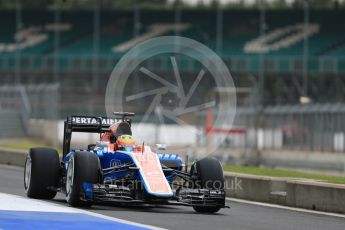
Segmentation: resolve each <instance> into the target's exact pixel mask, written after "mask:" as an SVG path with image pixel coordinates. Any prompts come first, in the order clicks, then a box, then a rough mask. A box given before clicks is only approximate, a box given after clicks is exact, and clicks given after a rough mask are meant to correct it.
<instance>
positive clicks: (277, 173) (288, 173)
mask: <svg viewBox="0 0 345 230" xmlns="http://www.w3.org/2000/svg"><path fill="white" fill-rule="evenodd" d="M224 171H228V172H235V173H244V174H250V175H257V176H269V177H287V178H298V179H312V180H317V181H323V182H328V183H335V184H345V177H342V176H332V175H324V174H318V173H311V172H301V171H294V170H287V169H274V168H265V167H252V166H237V165H226V166H224Z"/></svg>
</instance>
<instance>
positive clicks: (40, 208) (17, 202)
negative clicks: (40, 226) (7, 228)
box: [0, 193, 165, 230]
mask: <svg viewBox="0 0 345 230" xmlns="http://www.w3.org/2000/svg"><path fill="white" fill-rule="evenodd" d="M6 199H10V200H9V202H11V204H9V202H8V201H6V203H5V200H6ZM0 201H1V202H4V203H2V205H1V208H0V210H10V211H14V210H17V211H33V212H34V211H36V212H65V213H82V214H86V215H90V216H94V217H98V218H101V219H105V220H110V221H116V222H119V223H124V224H129V225H134V226H138V227H143V228H149V229H154V230H165V229H164V228H159V227H156V226H152V225H146V224H140V223H136V222H132V221H129V220H123V219H118V218H115V217H110V216H106V215H102V214H98V213H94V212H90V211H86V210H83V209H78V208H73V207H66V206H64V205H60V204H56V203H51V202H48V201H44V200H36V199H29V198H25V197H21V196H17V195H12V194H7V193H0ZM28 205H30V207H28ZM14 206H17V207H19V208H16V209H15V208H14ZM21 206H22V207H21Z"/></svg>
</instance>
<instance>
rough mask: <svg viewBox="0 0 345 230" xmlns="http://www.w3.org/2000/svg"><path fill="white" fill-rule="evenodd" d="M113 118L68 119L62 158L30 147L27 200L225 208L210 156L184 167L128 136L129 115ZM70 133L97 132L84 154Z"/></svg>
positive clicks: (204, 209)
mask: <svg viewBox="0 0 345 230" xmlns="http://www.w3.org/2000/svg"><path fill="white" fill-rule="evenodd" d="M114 114H115V118H103V117H85V116H72V117H69V118H67V120H66V121H65V122H64V137H63V154H62V158H61V160H60V159H59V154H58V153H57V151H56V150H54V149H49V148H32V149H30V152H29V154H28V155H27V158H26V162H25V171H24V187H25V191H26V194H27V196H28V197H30V198H37V199H53V198H54V197H55V195H56V193H57V192H62V193H64V194H65V195H66V200H67V202H68V204H70V205H71V206H77V207H82V206H90V205H92V204H93V203H98V202H112V203H115V204H116V203H118V204H136V205H137V204H142V203H145V204H153V205H155V204H159V205H162V204H166V205H168V204H172V205H186V206H192V207H193V208H194V210H195V211H197V212H206V213H213V212H217V211H219V210H220V209H221V208H225V207H226V206H225V192H224V178H223V170H222V166H221V164H220V163H219V161H218V160H216V159H215V158H212V157H207V158H203V159H201V160H199V161H196V162H194V163H193V164H192V165H191V167H190V170H189V172H188V162H185V164H183V163H182V160H181V158H180V157H179V156H178V155H176V154H167V153H154V152H153V151H151V148H150V146H147V145H144V144H136V143H135V140H134V138H133V137H132V131H131V119H130V117H131V116H133V115H134V114H133V113H126V112H123V113H122V112H121V113H114ZM73 132H89V133H99V134H100V141H98V142H96V143H95V144H90V145H89V146H88V147H87V149H85V150H70V143H71V137H72V133H73Z"/></svg>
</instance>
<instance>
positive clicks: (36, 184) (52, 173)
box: [24, 148, 60, 199]
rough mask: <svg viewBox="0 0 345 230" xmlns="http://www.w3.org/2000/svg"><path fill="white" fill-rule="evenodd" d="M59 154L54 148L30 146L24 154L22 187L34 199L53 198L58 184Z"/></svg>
mask: <svg viewBox="0 0 345 230" xmlns="http://www.w3.org/2000/svg"><path fill="white" fill-rule="evenodd" d="M59 173H60V161H59V154H58V153H57V151H56V150H54V149H49V148H32V149H30V152H29V154H28V155H27V156H26V160H25V167H24V188H25V192H26V195H27V196H28V197H30V198H36V199H53V198H54V197H55V195H56V189H57V187H58V184H59Z"/></svg>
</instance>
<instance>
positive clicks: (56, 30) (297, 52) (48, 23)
mask: <svg viewBox="0 0 345 230" xmlns="http://www.w3.org/2000/svg"><path fill="white" fill-rule="evenodd" d="M216 13H217V12H216V11H214V10H183V11H182V12H181V21H180V22H179V23H176V21H175V15H174V12H173V11H169V10H143V11H142V12H141V13H140V15H141V17H140V18H141V19H140V28H139V33H138V34H137V35H136V36H134V35H133V25H134V22H133V20H134V19H133V12H132V11H101V12H100V13H99V25H100V27H99V29H98V30H99V38H98V39H97V44H96V45H95V36H94V26H93V24H94V18H93V17H94V16H93V12H92V11H66V12H64V11H62V12H61V13H60V15H59V21H58V22H57V21H56V20H55V18H54V12H53V11H23V12H22V15H21V21H22V23H21V24H20V25H21V26H20V28H19V29H18V28H17V25H16V23H17V20H16V12H15V11H2V12H1V16H0V17H1V20H0V23H1V29H2V32H1V34H2V36H1V37H0V71H1V73H2V76H3V77H2V78H1V83H10V84H11V83H13V82H14V79H18V76H17V78H15V77H14V75H18V70H17V73H16V71H13V70H14V69H19V70H20V74H21V77H20V80H18V81H19V82H24V83H25V82H37V81H38V82H41V81H43V82H44V81H47V82H51V81H59V82H60V83H62V85H65V86H66V87H68V86H70V83H71V81H72V82H87V83H88V84H89V83H90V82H95V81H92V80H91V81H89V80H87V79H90V78H91V75H92V74H95V73H94V71H95V70H96V71H97V76H98V78H99V79H97V83H95V84H96V85H92V87H94V88H98V89H103V88H104V85H105V84H106V81H107V77H108V76H109V73H110V72H111V70H112V68H113V67H114V65H115V64H116V62H117V61H118V60H119V58H120V57H121V56H122V55H123V54H124V53H125V52H126V51H128V50H129V49H130V48H132V47H133V46H135V45H136V44H138V43H139V42H141V41H143V40H146V39H149V38H152V37H156V36H164V35H174V34H176V33H178V34H179V35H181V36H185V37H189V38H192V39H195V40H197V41H200V42H201V43H203V44H205V45H207V46H208V47H210V48H211V49H214V50H216V49H217V51H218V53H219V55H220V56H221V57H222V58H223V60H224V61H225V62H226V63H227V65H228V67H229V69H230V70H231V72H232V73H233V75H234V78H235V81H237V84H241V85H238V86H240V87H248V84H249V82H250V80H249V77H248V76H254V77H257V76H258V75H259V74H258V73H260V72H264V74H265V79H267V80H266V82H267V84H265V92H266V94H265V99H264V102H265V103H267V104H280V103H287V104H294V103H298V98H299V97H300V96H301V92H300V91H301V90H300V89H299V87H298V85H299V84H300V83H301V81H302V80H301V79H302V78H301V76H302V74H303V71H304V70H305V68H306V70H307V72H308V76H309V78H310V81H309V82H310V85H309V89H308V91H309V94H310V95H309V96H310V97H311V98H312V99H313V100H314V101H317V102H323V100H325V98H324V97H323V96H322V95H327V98H328V99H329V97H328V95H329V94H333V95H332V98H333V99H334V100H335V101H336V100H340V99H342V98H344V96H345V95H344V93H343V92H342V91H343V90H342V89H339V90H337V88H339V84H338V81H340V82H343V80H342V78H341V77H339V76H340V75H344V74H345V31H344V30H345V29H344V27H345V17H344V15H345V14H344V11H342V10H338V11H334V10H332V11H331V10H312V11H311V12H310V17H309V23H308V25H307V26H306V25H304V12H303V11H302V10H300V11H299V10H274V11H273V10H272V11H266V14H265V29H264V30H265V31H264V32H265V33H263V34H260V13H259V11H258V10H224V12H223V29H222V46H221V47H220V49H219V48H217V44H216V43H217V39H218V38H217V31H216V28H215V26H214V24H215V23H216ZM305 39H308V50H307V55H308V56H307V57H308V61H307V63H305V62H304V61H305V60H304V55H306V53H305V50H304V42H305ZM95 47H96V48H95ZM167 61H168V60H164V58H160V59H159V60H157V61H152V66H151V68H153V70H157V71H162V72H164V71H170V69H169V68H168V67H167V66H168V65H167ZM189 61H191V60H189ZM186 62H188V60H187V61H186ZM191 62H192V61H191ZM305 65H307V66H305ZM15 67H16V68H15ZM181 67H182V68H184V69H182V70H184V71H185V72H186V74H188V73H193V72H194V71H196V68H197V65H195V64H194V63H189V64H188V63H187V64H186V65H183V66H181ZM56 72H58V74H56ZM57 75H60V76H61V77H59V78H58V79H54V78H53V76H55V78H56V76H57ZM77 75H79V76H77ZM321 75H322V76H329V75H332V76H334V78H336V79H337V80H336V81H332V82H336V84H335V85H330V86H329V87H323V86H325V85H329V84H332V82H328V79H327V78H323V77H322V76H321ZM73 78H75V80H73ZM80 80H82V81H80ZM242 84H244V85H242ZM89 85H90V84H89ZM277 85H278V86H283V88H286V89H288V90H287V91H289V93H288V94H289V95H287V92H279V91H282V90H281V89H282V87H278V86H277ZM296 85H297V87H296ZM65 86H64V87H63V88H65ZM85 87H87V85H85ZM278 88H280V89H279V90H278ZM334 88H336V90H334ZM328 89H331V90H330V91H328ZM283 90H284V89H283Z"/></svg>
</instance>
